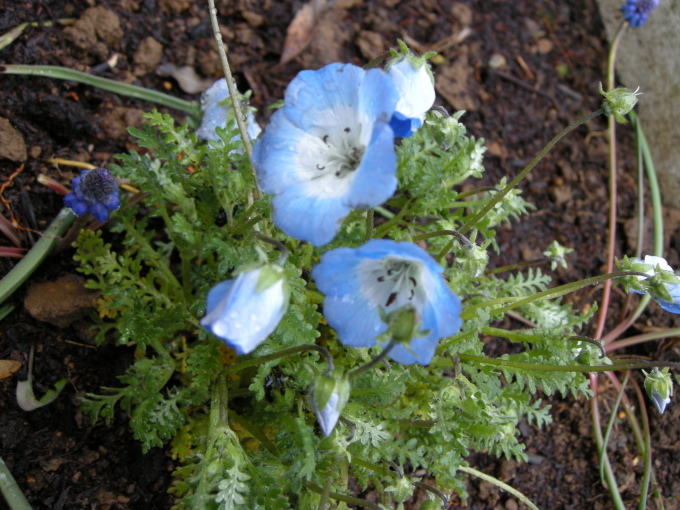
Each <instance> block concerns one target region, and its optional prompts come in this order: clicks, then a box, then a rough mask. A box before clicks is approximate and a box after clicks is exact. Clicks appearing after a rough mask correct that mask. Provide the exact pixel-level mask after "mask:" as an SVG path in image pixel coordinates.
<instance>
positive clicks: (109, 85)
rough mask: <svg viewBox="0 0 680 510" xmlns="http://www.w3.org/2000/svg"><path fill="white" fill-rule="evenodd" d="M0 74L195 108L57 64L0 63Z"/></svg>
mask: <svg viewBox="0 0 680 510" xmlns="http://www.w3.org/2000/svg"><path fill="white" fill-rule="evenodd" d="M0 74H21V75H30V76H41V77H43V78H56V79H58V80H66V81H75V82H77V83H84V84H85V85H91V86H93V87H96V88H98V89H101V90H106V91H107V92H113V93H115V94H118V95H121V96H127V97H132V98H135V99H142V100H144V101H149V102H151V103H155V104H159V105H162V106H167V107H169V108H174V109H175V110H180V111H183V112H187V113H194V112H195V110H196V103H195V102H192V101H185V100H184V99H180V98H178V97H174V96H170V95H168V94H164V93H163V92H157V91H155V90H151V89H147V88H144V87H139V86H137V85H131V84H129V83H122V82H119V81H116V80H109V79H108V78H101V77H99V76H93V75H91V74H87V73H82V72H80V71H75V70H73V69H68V68H65V67H59V66H24V65H14V64H11V65H0Z"/></svg>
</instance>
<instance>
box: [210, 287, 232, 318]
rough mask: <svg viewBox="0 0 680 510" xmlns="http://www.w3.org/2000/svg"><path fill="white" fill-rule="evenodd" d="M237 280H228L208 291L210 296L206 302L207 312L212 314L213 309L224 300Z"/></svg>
mask: <svg viewBox="0 0 680 510" xmlns="http://www.w3.org/2000/svg"><path fill="white" fill-rule="evenodd" d="M235 281H236V280H226V281H224V282H220V283H218V284H217V285H215V286H214V287H213V288H212V289H210V292H208V297H207V298H206V303H205V313H206V315H210V314H211V313H212V311H213V310H214V309H215V308H216V307H217V305H218V304H219V303H220V301H222V300H223V299H224V298H225V297H226V296H227V294H229V291H230V290H231V288H232V287H233V286H234V282H235Z"/></svg>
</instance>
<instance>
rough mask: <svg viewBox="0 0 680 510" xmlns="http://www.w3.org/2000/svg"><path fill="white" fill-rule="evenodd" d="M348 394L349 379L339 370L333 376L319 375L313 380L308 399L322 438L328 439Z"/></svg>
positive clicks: (347, 398)
mask: <svg viewBox="0 0 680 510" xmlns="http://www.w3.org/2000/svg"><path fill="white" fill-rule="evenodd" d="M349 393H350V383H349V379H347V377H346V376H344V375H343V374H342V373H341V372H340V371H339V370H336V371H335V372H334V373H333V375H319V376H317V377H316V379H315V380H314V383H313V386H312V391H311V394H310V399H311V404H312V408H313V409H314V414H316V419H317V420H318V422H319V426H320V427H321V430H322V431H323V434H324V436H326V437H328V436H329V435H330V434H331V432H333V429H334V428H335V425H336V424H337V423H338V419H340V414H341V413H342V410H343V409H344V408H345V405H346V404H347V400H349Z"/></svg>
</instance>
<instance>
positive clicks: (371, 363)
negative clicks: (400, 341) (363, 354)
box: [347, 338, 397, 380]
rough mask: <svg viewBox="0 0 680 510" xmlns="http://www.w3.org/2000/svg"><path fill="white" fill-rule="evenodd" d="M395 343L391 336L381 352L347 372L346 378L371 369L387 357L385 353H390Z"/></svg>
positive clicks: (351, 377)
mask: <svg viewBox="0 0 680 510" xmlns="http://www.w3.org/2000/svg"><path fill="white" fill-rule="evenodd" d="M395 345H397V341H396V340H395V339H394V338H393V339H392V340H390V343H388V344H387V345H386V346H385V348H384V349H383V350H382V352H381V353H380V354H378V355H377V356H376V357H375V358H373V359H372V360H371V361H369V362H368V363H366V364H365V365H363V366H360V367H359V368H355V369H354V370H351V371H350V372H347V378H348V379H350V380H351V379H354V378H356V377H359V376H360V375H361V374H365V373H366V372H368V371H369V370H371V369H372V368H373V367H374V366H376V365H377V364H378V363H380V362H381V361H382V360H384V359H385V358H386V357H387V355H388V354H389V353H390V351H391V350H392V349H393V348H394V346H395Z"/></svg>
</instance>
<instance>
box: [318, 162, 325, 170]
mask: <svg viewBox="0 0 680 510" xmlns="http://www.w3.org/2000/svg"><path fill="white" fill-rule="evenodd" d="M325 168H326V167H325V166H321V165H319V164H318V163H317V165H316V169H317V170H323V169H325Z"/></svg>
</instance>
